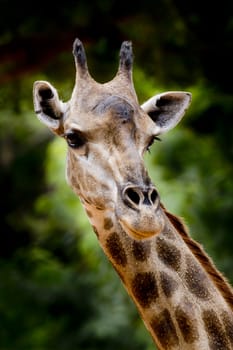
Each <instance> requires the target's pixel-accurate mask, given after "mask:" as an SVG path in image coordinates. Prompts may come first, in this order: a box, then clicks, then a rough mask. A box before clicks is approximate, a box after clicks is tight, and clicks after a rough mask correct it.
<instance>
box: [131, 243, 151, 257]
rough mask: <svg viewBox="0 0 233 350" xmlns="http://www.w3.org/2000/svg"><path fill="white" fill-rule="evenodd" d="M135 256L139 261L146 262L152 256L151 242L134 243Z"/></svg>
mask: <svg viewBox="0 0 233 350" xmlns="http://www.w3.org/2000/svg"><path fill="white" fill-rule="evenodd" d="M132 249H133V255H134V257H135V259H136V260H138V261H145V260H147V258H148V257H149V255H150V250H151V244H150V242H140V241H133V248H132Z"/></svg>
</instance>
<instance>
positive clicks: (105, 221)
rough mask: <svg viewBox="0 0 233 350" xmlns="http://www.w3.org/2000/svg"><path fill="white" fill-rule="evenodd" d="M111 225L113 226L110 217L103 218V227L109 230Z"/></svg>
mask: <svg viewBox="0 0 233 350" xmlns="http://www.w3.org/2000/svg"><path fill="white" fill-rule="evenodd" d="M112 227H113V222H112V219H110V218H104V229H105V230H110V228H112Z"/></svg>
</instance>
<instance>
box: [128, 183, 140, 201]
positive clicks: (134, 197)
mask: <svg viewBox="0 0 233 350" xmlns="http://www.w3.org/2000/svg"><path fill="white" fill-rule="evenodd" d="M125 196H126V198H127V197H128V199H129V200H130V201H131V202H133V203H134V204H136V205H138V204H139V203H140V196H139V194H138V193H137V192H136V191H135V190H134V189H133V188H132V187H131V188H127V189H126V191H125Z"/></svg>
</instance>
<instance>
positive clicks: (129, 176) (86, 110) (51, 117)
mask: <svg viewBox="0 0 233 350" xmlns="http://www.w3.org/2000/svg"><path fill="white" fill-rule="evenodd" d="M73 54H74V58H75V64H76V82H75V86H74V90H73V93H72V96H71V99H70V100H69V101H68V102H66V103H63V102H62V101H61V100H60V99H59V96H58V93H57V91H56V89H55V88H54V87H53V86H52V85H51V84H50V83H48V82H46V81H37V82H35V84H34V91H33V95H34V106H35V111H36V113H37V116H38V118H39V119H40V120H41V121H42V122H43V123H45V124H46V125H47V126H48V127H49V128H50V129H51V130H52V131H53V132H55V133H56V134H58V135H59V136H61V137H63V138H65V140H66V141H67V144H68V156H67V180H68V183H69V184H70V185H71V187H72V188H73V189H74V191H75V192H76V193H77V194H78V196H79V197H80V199H81V201H82V203H83V204H84V206H85V207H86V209H87V210H88V212H89V213H91V215H93V212H95V214H96V212H97V211H103V210H105V211H108V212H111V213H112V216H114V218H115V219H116V221H117V222H118V223H119V224H120V225H121V226H122V228H123V229H124V231H126V232H127V233H128V234H129V235H131V236H133V237H134V238H137V239H140V238H145V237H150V236H151V235H154V234H157V233H159V232H161V230H162V229H163V227H164V223H165V218H164V215H163V210H162V209H161V206H160V199H159V195H158V192H157V190H156V188H155V187H154V185H153V184H152V182H151V180H150V178H149V176H148V173H147V171H146V169H145V166H144V162H143V154H144V153H145V152H146V151H147V150H148V148H149V147H150V146H151V144H152V143H153V141H154V140H155V138H156V137H157V136H158V135H160V134H162V133H164V132H167V131H168V130H170V129H171V128H173V127H174V126H175V125H176V124H177V123H178V122H179V121H180V119H181V118H182V117H183V115H184V113H185V110H186V109H187V107H188V106H189V104H190V101H191V95H190V93H187V92H177V91H176V92H174V91H173V92H165V93H162V94H159V95H156V96H153V97H152V98H150V99H149V100H148V101H146V102H145V103H144V104H143V105H142V106H140V105H139V103H138V100H137V95H136V93H135V90H134V85H133V81H132V64H133V54H132V45H131V43H130V42H123V44H122V46H121V50H120V62H119V68H118V71H117V74H116V76H115V77H114V79H113V80H111V81H110V82H107V83H104V84H100V83H97V82H96V81H95V80H94V79H93V78H92V77H91V75H90V74H89V71H88V67H87V62H86V55H85V51H84V48H83V45H82V43H81V42H80V41H79V40H78V39H76V40H75V42H74V46H73Z"/></svg>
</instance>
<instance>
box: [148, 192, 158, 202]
mask: <svg viewBox="0 0 233 350" xmlns="http://www.w3.org/2000/svg"><path fill="white" fill-rule="evenodd" d="M157 197H158V193H157V191H156V190H155V189H153V190H152V192H151V194H150V200H151V202H152V204H154V203H155V201H156V199H157Z"/></svg>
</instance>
